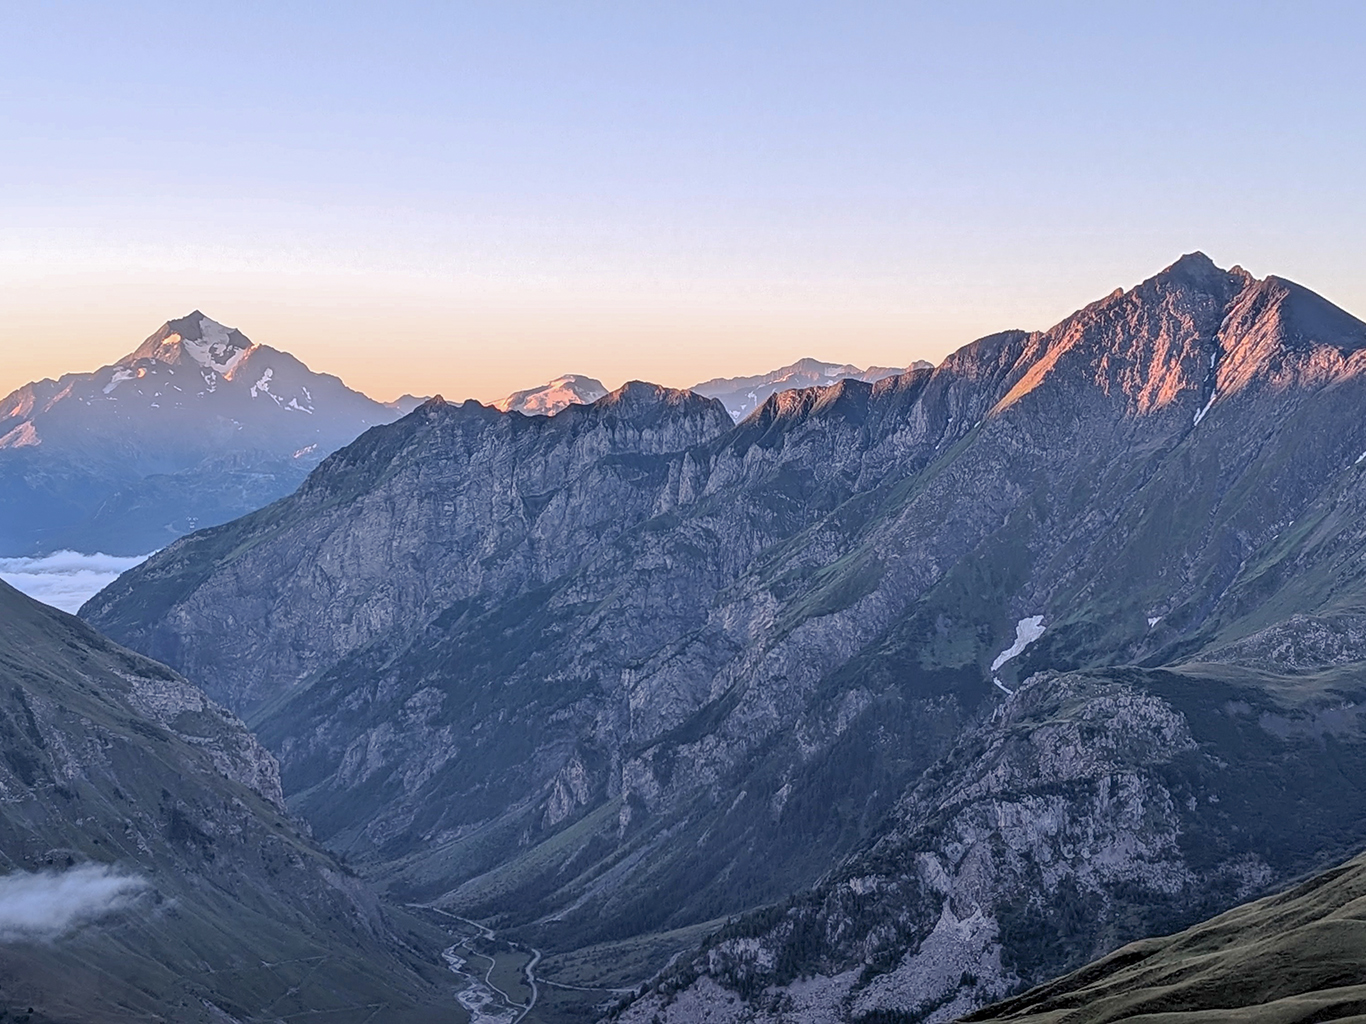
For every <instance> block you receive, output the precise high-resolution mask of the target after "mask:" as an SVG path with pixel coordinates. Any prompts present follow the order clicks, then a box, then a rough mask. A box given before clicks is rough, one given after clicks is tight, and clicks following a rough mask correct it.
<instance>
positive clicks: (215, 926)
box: [0, 583, 453, 1024]
mask: <svg viewBox="0 0 1366 1024" xmlns="http://www.w3.org/2000/svg"><path fill="white" fill-rule="evenodd" d="M0 622H3V628H0V795H2V797H3V802H2V803H0V870H3V874H0V1010H3V1011H8V1012H12V1013H18V1012H20V1011H23V1010H26V1009H27V1008H28V1007H34V1008H35V1010H36V1011H37V1019H50V1020H60V1021H67V1022H85V1021H90V1022H95V1021H134V1020H136V1021H147V1020H175V1021H215V1022H217V1021H223V1020H227V1019H235V1020H240V1021H243V1022H246V1021H257V1020H271V1021H274V1020H278V1019H281V1018H284V1017H290V1016H291V1015H293V1014H296V1013H299V1012H301V1011H308V1012H310V1013H312V1014H316V1015H320V1016H319V1017H318V1019H326V1020H330V1021H337V1022H343V1021H354V1022H356V1024H360V1022H361V1021H370V1020H390V1021H400V1020H402V1021H408V1020H438V1019H449V1014H450V1001H451V999H452V998H453V997H452V996H450V995H449V994H448V991H447V990H448V989H449V988H450V986H449V985H448V984H447V983H446V981H445V979H444V978H443V972H442V971H441V969H440V968H439V967H438V966H437V965H435V964H434V963H433V961H434V960H435V959H436V957H435V956H434V955H433V954H434V953H435V952H436V951H437V950H439V948H440V947H439V946H433V947H431V948H428V949H427V951H426V952H425V953H418V952H417V951H416V950H415V949H414V948H412V947H411V946H409V945H408V944H407V943H408V942H411V941H413V940H412V939H405V940H404V941H401V940H400V939H399V938H398V936H397V934H396V932H395V923H394V921H393V919H391V918H389V917H387V916H386V915H385V914H384V913H383V912H381V909H380V906H379V904H378V902H377V901H376V900H375V898H374V896H373V895H371V894H370V893H369V892H368V891H367V890H366V888H365V887H364V886H363V885H362V884H361V883H360V882H359V881H358V880H357V879H356V878H355V877H354V875H352V874H350V873H349V871H348V869H346V868H344V867H342V866H341V865H340V864H339V863H338V862H337V861H335V860H334V859H333V858H332V857H330V856H328V855H327V854H324V853H323V852H321V851H320V850H318V849H317V848H316V847H315V846H314V845H313V843H312V842H311V841H310V840H309V839H308V838H307V837H306V836H304V835H303V834H302V833H301V832H300V831H299V830H298V828H297V827H296V826H295V825H294V824H293V823H292V822H291V821H290V820H289V819H288V818H287V817H286V814H285V811H284V803H283V799H282V797H281V793H280V782H279V774H278V768H277V765H276V763H275V760H274V758H272V757H271V756H270V754H268V753H267V752H266V751H265V750H264V749H263V748H262V747H261V746H260V745H259V744H258V743H257V742H256V740H255V739H254V738H253V737H252V736H251V734H250V733H249V732H248V731H247V729H246V727H245V726H243V725H242V723H241V721H240V720H238V719H237V718H236V717H235V716H233V715H232V714H230V713H229V712H227V711H224V710H223V709H222V708H220V707H218V706H216V705H214V704H212V703H210V702H209V701H208V700H206V699H205V698H204V696H203V694H201V693H200V692H199V691H198V690H196V689H195V688H194V687H192V686H191V685H190V684H189V683H187V682H186V681H185V680H184V679H183V678H181V677H180V676H179V675H177V674H176V673H174V672H172V671H171V670H170V669H168V668H166V667H165V666H164V665H160V664H157V663H156V662H153V661H149V660H148V659H146V658H144V657H142V656H141V655H137V654H134V653H133V652H131V651H128V650H125V649H123V648H120V647H117V646H115V645H114V644H112V643H110V642H109V641H108V640H106V639H105V638H104V637H102V636H100V635H99V634H97V633H95V632H94V631H93V630H91V629H90V628H89V627H88V626H86V625H85V624H84V623H82V622H81V621H80V620H78V619H75V618H73V617H71V616H69V615H66V614H64V613H62V612H58V611H55V610H53V609H51V608H48V607H46V606H44V605H40V604H38V603H36V602H34V601H32V600H30V599H29V598H27V597H24V596H23V595H22V594H20V593H19V592H18V591H16V590H13V589H12V588H10V587H9V586H7V585H6V584H4V583H0ZM83 894H84V895H83ZM76 900H84V901H86V902H87V903H89V904H90V905H89V906H88V907H84V908H83V909H82V912H81V913H78V914H77V913H75V909H77V908H73V906H72V901H76ZM63 908H65V911H64V909H63ZM66 911H69V912H71V913H73V914H74V916H72V917H71V919H70V921H69V922H68V923H66V925H65V926H64V925H63V922H64V920H65V918H64V916H63V915H64V912H66ZM412 927H420V926H412ZM424 938H428V939H432V941H433V942H435V941H439V940H437V939H434V938H433V937H431V936H424ZM7 1019H8V1018H7ZM20 1019H22V1018H20Z"/></svg>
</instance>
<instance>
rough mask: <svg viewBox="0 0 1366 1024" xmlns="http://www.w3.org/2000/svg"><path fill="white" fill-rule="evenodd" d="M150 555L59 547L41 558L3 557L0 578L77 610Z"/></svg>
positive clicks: (37, 596) (63, 607)
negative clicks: (82, 550) (88, 553)
mask: <svg viewBox="0 0 1366 1024" xmlns="http://www.w3.org/2000/svg"><path fill="white" fill-rule="evenodd" d="M147 558H148V556H147V555H133V556H131V557H122V558H121V557H117V556H115V555H103V554H94V555H83V554H81V553H80V552H77V551H58V552H55V553H54V554H51V555H43V556H42V557H41V558H0V580H4V581H5V582H6V583H8V584H9V585H10V586H12V587H13V588H14V589H15V590H20V591H22V592H23V593H25V594H27V595H28V596H29V597H31V598H33V599H34V600H36V601H42V602H43V603H44V604H50V605H52V607H54V608H60V609H61V610H62V611H64V612H71V613H73V614H74V613H75V612H76V610H77V609H78V608H80V606H81V605H83V604H85V602H86V601H88V600H89V599H90V598H92V597H94V596H95V594H97V593H98V592H99V591H101V590H103V589H104V588H105V587H106V586H108V585H109V584H110V583H112V582H114V580H115V579H117V578H118V575H119V573H122V572H125V571H127V570H128V569H131V568H133V566H135V565H138V564H139V563H141V562H144V561H146V560H147Z"/></svg>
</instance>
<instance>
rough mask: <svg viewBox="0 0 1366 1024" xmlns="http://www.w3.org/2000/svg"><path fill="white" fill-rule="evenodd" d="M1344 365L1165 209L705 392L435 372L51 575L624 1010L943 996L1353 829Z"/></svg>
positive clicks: (1352, 362) (1037, 971)
mask: <svg viewBox="0 0 1366 1024" xmlns="http://www.w3.org/2000/svg"><path fill="white" fill-rule="evenodd" d="M1364 407H1366V324H1363V323H1362V322H1361V321H1359V320H1357V319H1356V318H1355V317H1352V316H1351V315H1349V314H1347V313H1346V312H1344V311H1342V310H1340V309H1338V308H1336V307H1334V306H1332V305H1331V304H1330V303H1328V302H1326V301H1325V300H1324V299H1322V298H1321V297H1319V296H1317V295H1315V294H1314V293H1312V292H1310V291H1308V290H1306V289H1304V288H1302V287H1300V286H1298V285H1296V284H1293V283H1291V282H1289V281H1285V280H1282V279H1279V278H1275V277H1267V278H1265V279H1260V280H1259V279H1256V278H1254V277H1252V275H1250V274H1248V273H1246V272H1245V271H1242V270H1240V269H1237V268H1234V269H1232V270H1224V269H1221V268H1219V267H1217V266H1215V265H1214V264H1213V263H1212V262H1211V261H1210V260H1209V259H1207V258H1206V257H1204V256H1201V255H1199V254H1195V255H1191V256H1187V257H1183V258H1182V259H1181V260H1179V261H1177V262H1176V263H1175V264H1173V265H1172V266H1171V267H1168V268H1167V269H1166V270H1164V271H1162V272H1161V273H1159V274H1157V275H1155V276H1153V277H1152V278H1150V279H1148V280H1147V281H1144V282H1142V283H1141V284H1139V285H1137V286H1135V287H1132V288H1130V289H1127V290H1122V291H1116V292H1115V293H1113V294H1111V295H1109V296H1107V297H1105V298H1102V299H1100V300H1098V301H1097V302H1095V303H1092V304H1091V305H1089V306H1087V307H1085V308H1084V309H1081V310H1079V311H1077V312H1076V313H1075V314H1073V315H1072V316H1070V317H1068V318H1067V319H1065V320H1064V321H1063V322H1061V323H1059V324H1058V325H1056V326H1055V327H1053V328H1051V329H1049V330H1047V331H1038V332H1025V331H1008V332H1003V333H1001V334H996V335H992V336H989V337H986V338H982V339H980V340H979V341H976V342H974V343H972V344H970V345H968V346H966V347H964V348H963V349H961V350H959V351H958V352H956V353H954V354H952V355H950V356H949V357H948V358H946V359H945V360H944V361H943V362H942V363H941V364H940V365H939V366H937V367H934V368H913V369H911V370H910V371H908V372H906V373H904V374H900V375H896V376H891V377H887V378H884V379H881V380H878V381H876V382H874V383H871V384H870V383H867V382H863V381H858V380H853V379H845V380H842V381H839V382H837V383H836V384H834V385H832V386H829V387H822V388H807V389H797V390H789V391H783V392H781V393H778V394H774V395H771V396H770V397H769V398H768V400H767V401H766V402H765V403H764V404H763V405H762V406H761V407H760V408H759V409H758V410H757V411H755V412H753V413H752V414H749V415H748V416H747V417H746V418H745V419H744V420H742V421H741V422H740V423H738V424H737V423H733V422H732V419H731V416H730V415H729V414H728V412H727V410H726V409H725V408H724V407H723V405H722V403H721V402H719V401H715V400H711V399H707V398H705V397H703V396H701V395H698V394H695V393H692V392H685V391H672V390H669V389H666V388H660V387H656V386H653V385H647V384H640V383H632V384H630V385H627V386H626V387H624V388H622V389H620V390H618V391H617V392H614V393H613V394H611V395H609V396H607V397H605V398H603V399H601V400H599V401H598V402H596V403H594V404H592V405H581V404H575V405H571V406H569V407H567V408H566V409H564V410H563V411H561V412H560V413H559V414H557V415H555V416H553V417H548V416H521V415H513V414H505V413H500V412H498V411H497V410H493V409H489V408H487V407H484V406H481V405H479V404H477V403H465V404H463V405H460V406H454V405H448V404H446V403H444V402H438V401H435V400H434V401H432V402H430V403H428V404H427V405H426V406H424V407H423V408H422V409H420V410H418V411H417V412H415V413H414V414H413V415H411V416H409V417H407V418H405V419H404V420H402V421H400V422H397V423H394V424H390V425H387V426H384V427H380V428H377V429H375V430H372V431H370V432H368V433H367V434H366V435H364V436H363V437H361V438H360V439H358V440H357V441H356V442H355V443H353V444H351V445H349V446H348V447H346V448H345V449H343V450H342V451H340V452H339V453H337V455H336V456H335V457H334V458H332V459H330V460H329V461H328V462H327V463H326V464H324V465H323V466H320V467H319V469H318V470H317V471H316V472H315V473H314V474H312V475H311V476H310V477H309V479H308V480H307V481H306V482H305V484H304V485H303V486H302V487H301V488H300V489H299V490H298V491H297V492H296V493H295V494H293V495H291V496H290V497H289V498H287V499H286V500H285V501H283V502H281V503H280V504H278V505H276V506H274V507H273V508H271V509H268V510H263V511H261V512H257V513H255V514H252V515H249V516H246V517H244V518H242V519H240V520H237V521H235V522H232V523H228V524H225V525H223V526H220V527H216V528H214V529H211V530H207V531H203V532H201V533H199V534H196V535H194V536H192V537H188V538H185V539H182V540H181V541H178V542H177V543H175V544H173V545H171V546H170V547H169V548H168V549H167V550H165V551H163V552H161V553H160V554H158V555H157V556H156V557H154V558H152V559H151V560H149V561H148V562H146V563H144V564H143V565H142V566H140V567H138V568H136V569H133V570H131V571H130V572H128V573H127V574H125V575H124V576H122V577H120V578H119V579H118V580H117V581H116V582H115V583H114V584H112V585H111V586H110V587H109V588H108V589H106V590H105V591H103V592H102V593H101V594H99V595H97V596H96V598H94V599H93V600H92V601H91V602H90V603H89V604H87V605H86V606H85V608H83V610H82V614H83V615H84V616H85V617H86V618H87V620H88V621H90V622H91V623H92V624H94V625H96V626H97V628H100V629H102V630H105V631H106V632H108V633H109V634H110V635H111V636H114V637H116V638H117V639H118V640H119V641H120V642H123V643H126V644H128V645H129V646H131V647H133V648H135V649H137V650H140V651H142V652H143V653H145V654H148V655H150V656H153V657H157V658H160V659H162V660H165V661H166V662H168V663H170V664H172V665H174V666H175V667H176V668H177V669H178V670H180V671H182V672H184V673H185V674H186V675H187V676H189V677H191V678H194V679H195V680H196V681H198V682H200V683H201V684H202V685H203V686H204V687H205V688H206V690H207V691H208V692H209V693H210V695H212V696H213V697H214V698H215V699H217V700H219V701H221V702H223V703H224V704H226V705H228V706H229V707H232V708H233V709H235V710H237V711H239V712H240V713H242V714H244V715H245V716H246V717H247V718H248V720H249V721H252V722H254V723H255V726H256V728H257V730H258V736H259V738H260V739H261V741H262V742H263V743H264V744H265V745H266V746H267V747H268V748H269V749H271V750H272V751H273V752H274V753H275V754H276V755H277V756H278V757H279V759H280V763H281V771H282V778H283V784H284V788H285V791H286V793H287V794H289V796H290V798H291V807H292V808H294V809H296V810H297V811H298V812H299V813H300V814H302V815H303V816H305V817H306V818H307V819H308V821H309V822H310V824H311V826H312V828H313V830H314V833H315V835H316V836H317V837H318V838H319V839H320V840H321V841H322V842H324V843H325V844H327V845H329V846H331V847H332V848H333V849H336V850H342V851H345V852H346V854H347V855H348V857H349V858H351V861H352V862H353V863H355V864H357V865H359V868H360V870H361V871H362V874H365V875H368V876H369V877H372V878H374V879H377V880H379V881H380V882H381V884H383V885H384V886H385V887H386V889H387V890H388V892H389V893H390V894H391V895H392V896H395V897H397V898H399V899H401V900H403V901H406V902H414V903H428V902H434V903H436V904H437V905H439V906H441V907H443V908H445V909H447V910H449V911H450V912H452V913H457V914H461V915H464V916H466V917H472V918H478V919H487V920H490V921H496V922H497V927H498V929H499V931H500V934H502V935H505V936H507V937H509V938H515V939H517V940H518V941H522V942H524V943H526V944H528V945H530V946H535V947H536V948H537V949H539V950H542V951H543V952H544V954H545V956H544V958H543V959H542V960H541V961H540V964H539V966H538V968H537V970H538V972H541V975H542V977H545V978H547V979H549V980H554V981H559V982H561V983H563V984H566V985H580V986H583V985H587V986H589V987H591V986H600V987H599V988H598V989H596V991H597V992H598V993H600V998H599V1001H598V1005H600V1004H601V1003H602V1002H605V1001H606V1000H607V999H608V998H618V999H620V1001H622V1002H624V1003H626V1004H627V1005H625V1006H622V1007H621V1008H620V1014H621V1019H624V1020H627V1021H633V1022H637V1021H638V1022H640V1024H647V1022H651V1021H656V1020H658V1021H664V1022H668V1024H685V1022H694V1021H697V1020H703V1019H707V1020H711V1021H713V1022H728V1024H778V1022H780V1021H791V1020H828V1021H866V1020H870V1019H871V1020H877V1019H884V1020H888V1019H890V1020H897V1019H920V1020H927V1021H940V1020H951V1019H954V1018H955V1017H956V1016H958V1015H961V1014H963V1013H966V1012H968V1011H970V1010H972V1009H973V1008H974V1007H977V1006H981V1005H983V1004H985V1003H987V1002H989V1001H992V1000H994V999H998V998H1000V997H1003V996H1006V995H1009V994H1010V993H1011V992H1013V991H1016V990H1017V989H1018V988H1019V987H1021V986H1024V985H1028V984H1032V983H1036V982H1041V981H1045V980H1047V979H1048V978H1050V977H1052V976H1054V975H1055V974H1057V973H1059V972H1060V971H1064V970H1068V969H1071V968H1074V967H1078V966H1081V965H1082V964H1084V963H1086V962H1088V961H1089V960H1092V959H1094V958H1096V957H1098V956H1102V955H1104V954H1105V953H1107V952H1109V951H1110V950H1112V949H1114V948H1116V947H1117V946H1119V945H1121V944H1123V943H1125V942H1128V941H1131V940H1134V939H1138V938H1141V937H1143V936H1145V935H1151V934H1158V933H1170V932H1173V931H1176V930H1179V929H1180V928H1183V927H1187V926H1189V925H1191V924H1193V923H1195V922H1196V921H1197V920H1199V919H1202V918H1204V917H1207V916H1209V915H1211V914H1214V913H1218V912H1220V911H1223V910H1226V909H1228V908H1229V907H1231V906H1233V905H1235V904H1236V903H1238V902H1240V901H1243V900H1246V899H1248V898H1252V897H1255V896H1257V895H1260V894H1262V893H1264V892H1266V891H1268V889H1270V888H1273V887H1275V886H1278V885H1283V884H1285V883H1286V882H1288V881H1289V880H1291V879H1294V878H1297V877H1300V876H1302V875H1304V874H1305V873H1307V872H1310V871H1312V870H1316V869H1319V868H1322V867H1326V866H1327V865H1328V864H1329V863H1331V862H1332V861H1333V860H1340V859H1342V858H1343V857H1345V856H1347V855H1349V854H1351V853H1355V852H1357V851H1358V850H1359V849H1360V848H1361V847H1362V846H1366V793H1364V792H1363V790H1362V789H1361V788H1359V787H1356V786H1351V785H1344V784H1343V783H1342V779H1343V778H1355V777H1357V776H1358V775H1359V774H1360V773H1361V770H1362V769H1363V767H1366V715H1363V714H1362V713H1361V712H1362V709H1363V708H1366V683H1363V682H1362V681H1363V680H1364V679H1366V571H1363V568H1362V566H1363V565H1366V560H1364V559H1363V554H1366V526H1363V524H1366V458H1363V456H1362V453H1363V452H1366V418H1363V417H1362V416H1361V410H1362V409H1363V408H1364ZM756 908H758V909H756ZM718 922H721V923H718ZM604 950H611V951H614V952H613V953H611V954H610V955H609V954H607V953H604ZM628 954H629V955H628ZM675 954H677V956H675ZM666 965H667V969H664V968H666ZM661 969H664V970H663V971H662V973H660V974H658V975H657V976H655V977H653V978H652V980H650V983H649V985H647V986H646V991H644V992H643V993H638V994H637V993H636V992H635V989H636V986H637V985H638V984H639V983H641V982H642V981H643V980H645V979H646V978H647V977H649V976H650V975H652V974H653V973H654V972H655V971H659V970H661ZM613 989H619V990H630V991H627V992H616V993H613V992H612V991H611V990H613ZM564 991H571V990H564ZM585 998H589V997H585Z"/></svg>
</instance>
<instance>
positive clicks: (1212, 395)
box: [1191, 391, 1219, 427]
mask: <svg viewBox="0 0 1366 1024" xmlns="http://www.w3.org/2000/svg"><path fill="white" fill-rule="evenodd" d="M1218 397H1219V392H1218V391H1211V392H1210V393H1209V401H1208V402H1206V403H1205V407H1204V408H1203V409H1201V410H1200V411H1199V412H1197V413H1196V414H1195V422H1194V423H1192V424H1191V426H1193V427H1198V426H1200V421H1201V420H1203V419H1204V418H1205V413H1207V412H1209V407H1210V406H1211V405H1213V404H1214V400H1215V399H1216V398H1218Z"/></svg>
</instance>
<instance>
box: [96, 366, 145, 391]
mask: <svg viewBox="0 0 1366 1024" xmlns="http://www.w3.org/2000/svg"><path fill="white" fill-rule="evenodd" d="M138 376H140V375H139V374H138V372H137V371H136V370H130V369H129V368H128V367H126V366H116V367H114V375H113V376H112V377H110V378H109V383H108V384H106V385H105V386H104V394H106V395H107V394H109V393H110V392H111V391H113V390H114V389H115V388H116V387H118V386H119V385H120V384H122V383H123V382H124V381H126V380H136V379H137V378H138Z"/></svg>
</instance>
